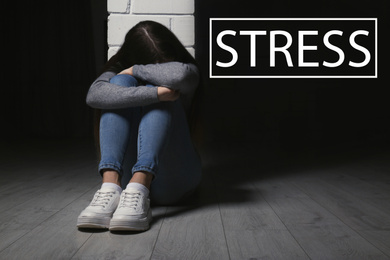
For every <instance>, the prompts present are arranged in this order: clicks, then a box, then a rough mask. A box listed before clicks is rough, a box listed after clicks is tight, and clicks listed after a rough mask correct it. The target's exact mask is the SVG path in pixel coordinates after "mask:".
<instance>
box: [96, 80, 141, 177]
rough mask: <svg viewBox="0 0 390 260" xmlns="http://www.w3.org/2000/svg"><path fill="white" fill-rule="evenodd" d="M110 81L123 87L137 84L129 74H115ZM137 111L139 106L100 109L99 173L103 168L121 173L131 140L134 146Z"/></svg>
mask: <svg viewBox="0 0 390 260" xmlns="http://www.w3.org/2000/svg"><path fill="white" fill-rule="evenodd" d="M110 82H111V83H113V84H117V85H120V86H125V87H130V86H137V84H138V82H137V80H136V79H135V78H134V77H132V76H130V75H117V76H115V77H113V78H112V79H111V80H110ZM139 113H140V108H139V107H131V108H125V109H111V110H103V111H102V115H101V118H100V133H99V138H100V151H101V160H100V163H99V172H100V173H101V174H102V173H103V172H104V171H105V170H113V171H116V172H117V173H119V174H120V175H123V173H124V170H123V166H124V163H125V162H124V160H125V155H126V152H128V149H129V148H130V149H131V145H130V143H131V142H133V143H134V145H132V146H133V147H134V149H135V148H136V143H135V141H136V139H135V138H134V136H136V135H137V131H138V130H137V128H138V127H137V126H138V121H139ZM132 140H134V141H132ZM126 157H127V156H126ZM133 163H134V162H133Z"/></svg>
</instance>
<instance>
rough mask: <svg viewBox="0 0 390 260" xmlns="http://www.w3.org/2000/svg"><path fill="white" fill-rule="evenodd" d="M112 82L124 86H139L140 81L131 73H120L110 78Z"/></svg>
mask: <svg viewBox="0 0 390 260" xmlns="http://www.w3.org/2000/svg"><path fill="white" fill-rule="evenodd" d="M110 83H112V84H115V85H119V86H122V87H136V86H138V81H137V79H136V78H135V77H133V76H131V75H129V74H119V75H116V76H114V77H112V78H111V79H110Z"/></svg>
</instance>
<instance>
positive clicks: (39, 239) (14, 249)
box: [0, 187, 97, 260]
mask: <svg viewBox="0 0 390 260" xmlns="http://www.w3.org/2000/svg"><path fill="white" fill-rule="evenodd" d="M96 188H97V187H94V188H92V189H90V190H89V191H87V192H85V193H84V194H82V196H80V197H79V198H77V199H75V200H74V201H73V202H72V203H70V204H68V205H67V206H66V207H64V208H63V209H62V210H60V211H58V212H56V213H55V214H52V215H51V216H50V217H49V218H47V219H46V220H45V221H44V222H42V223H40V224H39V225H38V226H36V227H35V228H33V229H31V230H30V231H29V232H27V233H26V234H24V236H22V237H21V238H19V239H18V240H17V241H15V242H14V243H12V244H11V245H10V246H8V247H7V248H6V249H5V250H3V251H1V252H0V259H10V260H12V259H15V260H16V259H18V260H19V259H71V257H72V256H73V255H74V254H75V253H76V252H77V251H78V250H79V248H80V247H81V246H82V245H83V244H84V243H85V242H86V241H87V240H88V238H89V237H90V236H91V235H92V234H91V233H88V232H80V231H78V230H77V228H76V220H77V216H78V214H80V212H81V210H82V209H84V208H85V205H88V203H89V201H90V200H91V197H93V194H94V193H95V192H96ZM2 234H3V233H2Z"/></svg>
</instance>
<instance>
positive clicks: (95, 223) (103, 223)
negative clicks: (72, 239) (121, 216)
mask: <svg viewBox="0 0 390 260" xmlns="http://www.w3.org/2000/svg"><path fill="white" fill-rule="evenodd" d="M110 220H111V218H108V217H107V218H90V217H89V218H88V217H79V218H78V219H77V227H78V228H99V229H107V228H109V226H110Z"/></svg>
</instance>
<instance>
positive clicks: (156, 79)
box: [86, 62, 199, 109]
mask: <svg viewBox="0 0 390 260" xmlns="http://www.w3.org/2000/svg"><path fill="white" fill-rule="evenodd" d="M115 75H116V74H115V73H114V72H110V71H107V72H104V73H103V74H102V75H100V76H99V77H98V78H97V79H96V80H95V81H94V82H93V83H92V85H91V86H90V88H89V91H88V94H87V98H86V102H87V104H88V105H89V106H91V107H93V108H98V109H118V108H126V107H135V106H145V105H149V104H153V103H157V102H159V100H158V97H157V87H158V86H164V87H168V88H171V89H175V90H179V91H180V99H181V100H182V102H183V105H184V107H185V108H186V109H188V108H189V106H190V104H191V99H192V97H193V95H194V92H195V90H196V87H197V86H198V82H199V72H198V69H197V67H196V66H195V65H194V64H190V63H189V64H185V63H180V62H167V63H158V64H148V65H134V66H133V75H134V77H135V78H137V79H139V80H141V81H142V82H148V83H150V84H152V85H154V86H156V87H147V86H137V87H122V86H118V85H115V84H112V83H109V81H110V79H111V78H112V77H114V76H115Z"/></svg>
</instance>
